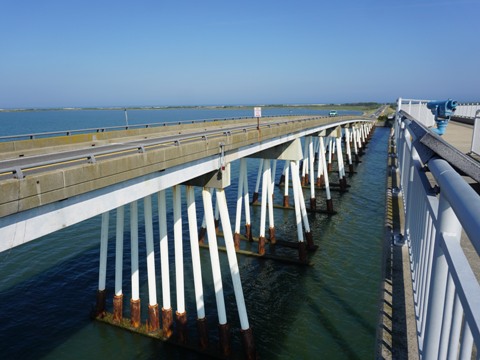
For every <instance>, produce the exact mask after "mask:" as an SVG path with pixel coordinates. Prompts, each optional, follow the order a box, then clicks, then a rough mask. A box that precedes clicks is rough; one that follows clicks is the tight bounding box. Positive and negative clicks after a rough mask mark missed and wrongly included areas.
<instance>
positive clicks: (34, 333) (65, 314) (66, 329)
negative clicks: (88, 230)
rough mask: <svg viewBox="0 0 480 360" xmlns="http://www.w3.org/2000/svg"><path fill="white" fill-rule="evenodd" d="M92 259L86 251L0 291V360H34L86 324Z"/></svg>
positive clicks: (91, 290) (93, 272) (93, 273)
mask: <svg viewBox="0 0 480 360" xmlns="http://www.w3.org/2000/svg"><path fill="white" fill-rule="evenodd" d="M97 256H98V249H89V250H87V251H85V252H83V253H82V254H80V255H79V256H76V257H74V258H71V259H69V260H67V261H64V262H61V263H58V264H57V265H55V266H53V267H51V268H49V269H48V270H46V271H44V272H41V273H40V274H38V275H36V276H33V277H31V278H29V279H28V280H26V281H23V282H20V283H18V284H15V285H13V286H12V287H10V288H8V289H6V290H3V291H1V292H0V309H1V310H0V313H1V319H2V326H1V327H0V348H1V349H2V357H3V358H5V359H20V358H21V359H38V358H40V357H42V356H45V355H46V354H48V353H49V352H50V351H51V350H52V349H54V348H55V347H56V346H57V345H59V344H60V343H62V342H63V341H65V340H67V339H68V338H69V337H70V336H71V335H72V334H73V333H75V332H77V331H78V330H80V329H81V328H82V327H84V326H86V325H87V324H88V323H89V322H90V321H91V320H90V317H89V311H88V309H89V308H90V306H91V305H90V304H91V302H92V294H94V293H95V291H96V289H95V285H96V282H97V279H98V269H97V268H96V267H95V268H92V267H91V258H92V257H97ZM78 290H80V291H78Z"/></svg>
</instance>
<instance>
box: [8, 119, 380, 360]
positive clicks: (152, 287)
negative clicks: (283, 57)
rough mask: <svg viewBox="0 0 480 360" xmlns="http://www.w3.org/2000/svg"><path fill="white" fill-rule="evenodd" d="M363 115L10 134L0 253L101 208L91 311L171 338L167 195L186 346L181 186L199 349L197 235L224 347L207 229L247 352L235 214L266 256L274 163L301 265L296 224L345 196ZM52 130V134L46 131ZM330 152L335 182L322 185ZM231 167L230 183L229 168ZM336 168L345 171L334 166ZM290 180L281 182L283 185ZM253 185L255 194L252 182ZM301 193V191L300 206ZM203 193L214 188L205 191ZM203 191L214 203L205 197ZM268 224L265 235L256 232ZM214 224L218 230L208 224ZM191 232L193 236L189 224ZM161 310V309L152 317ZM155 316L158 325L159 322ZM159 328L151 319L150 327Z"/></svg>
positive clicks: (302, 245)
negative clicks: (233, 200) (141, 228)
mask: <svg viewBox="0 0 480 360" xmlns="http://www.w3.org/2000/svg"><path fill="white" fill-rule="evenodd" d="M374 121H375V119H372V118H366V117H358V116H356V117H311V116H292V117H275V118H261V119H256V118H250V119H240V120H238V119H237V120H232V121H222V122H202V123H195V122H194V123H191V124H185V123H182V124H177V125H170V126H146V127H143V128H141V127H139V128H128V127H127V128H125V129H123V130H117V131H111V132H110V131H102V130H95V131H91V130H89V131H85V132H84V133H78V134H65V135H63V136H53V137H52V136H51V135H52V134H46V136H47V137H41V136H31V139H27V140H25V139H11V141H5V142H2V143H0V150H1V151H0V153H1V154H2V155H1V161H0V186H1V188H2V197H1V201H0V239H1V240H0V251H5V250H8V249H11V248H13V247H15V246H18V245H21V244H24V243H26V242H29V241H31V240H34V239H37V238H39V237H41V236H44V235H46V234H49V233H52V232H55V231H57V230H60V229H62V228H65V227H68V226H70V225H73V224H76V223H78V222H81V221H83V220H85V219H89V218H92V217H94V216H97V215H99V214H102V230H101V234H100V238H101V241H100V242H101V244H100V265H99V284H98V292H97V306H96V310H95V316H96V317H97V318H102V319H107V320H108V321H110V322H112V323H114V324H117V325H119V326H127V327H129V328H133V329H138V331H143V332H145V333H148V334H150V335H151V334H154V336H156V337H159V338H162V339H173V338H172V334H173V317H174V316H173V311H172V308H173V306H172V303H171V300H172V299H171V296H170V283H169V273H170V267H169V262H170V260H169V256H168V238H167V235H166V234H167V232H166V229H167V226H168V225H167V220H166V214H167V209H168V208H169V206H167V204H166V200H165V190H167V189H170V188H172V189H173V190H172V191H173V221H172V223H173V225H172V226H173V230H174V239H173V242H174V255H175V256H174V258H175V264H174V266H175V279H176V284H175V288H176V313H175V324H176V326H175V329H176V337H175V342H177V343H178V344H182V345H184V346H187V343H188V339H187V335H186V312H185V311H186V310H185V308H186V307H185V297H184V280H183V278H184V274H183V238H182V233H183V230H182V212H183V210H182V193H183V191H185V194H184V195H185V197H186V205H187V207H186V211H187V216H188V227H189V234H190V246H191V251H192V254H191V257H192V263H193V274H194V283H195V294H196V304H195V307H196V309H197V319H198V320H197V325H198V332H199V348H200V349H202V350H206V349H208V348H209V346H208V338H207V330H206V321H205V312H204V299H203V286H202V270H201V267H200V260H199V253H198V251H199V250H198V249H199V246H198V245H199V244H201V243H203V242H204V236H205V233H206V235H207V237H206V238H207V239H208V245H209V249H210V250H209V251H210V260H211V268H212V273H213V277H214V284H215V294H216V304H217V313H218V325H219V342H220V346H221V351H220V353H221V355H223V356H227V355H229V354H230V353H231V349H230V334H229V329H228V322H227V314H226V311H225V305H224V299H223V290H222V280H221V279H222V274H221V268H220V264H219V259H218V244H217V236H222V237H224V241H225V250H226V252H227V255H228V261H229V267H230V275H231V277H232V282H233V285H234V290H235V298H236V302H237V309H238V314H239V318H240V323H241V330H242V332H241V333H242V339H243V345H244V349H245V352H246V355H247V357H248V358H253V357H255V347H254V340H253V339H254V338H253V333H252V331H251V327H250V324H249V322H248V316H247V311H246V306H245V301H244V299H243V293H242V285H241V280H240V274H239V269H238V265H237V262H236V254H235V251H236V250H237V251H238V250H240V245H239V244H240V240H241V238H242V237H241V236H240V232H241V231H240V224H241V222H242V221H241V220H242V215H243V214H244V218H245V221H244V224H245V238H246V240H247V241H254V240H255V241H256V242H258V251H257V252H256V253H255V254H254V255H256V256H266V255H267V254H266V253H265V244H266V243H268V242H270V243H275V242H276V238H275V225H274V224H275V221H274V215H273V202H272V198H273V188H274V184H275V179H274V178H273V177H272V172H273V173H275V171H274V170H273V171H272V169H275V167H276V165H277V162H276V161H277V160H283V161H284V171H283V175H284V176H282V185H283V189H284V193H283V196H284V207H290V205H289V200H288V199H289V198H288V197H289V193H288V192H289V188H290V183H291V187H292V190H293V197H294V205H293V209H294V211H295V221H296V226H297V241H294V242H292V243H291V244H288V246H291V247H295V248H297V249H298V259H296V260H295V261H297V262H298V263H303V264H306V263H308V258H307V252H308V251H313V250H314V249H315V245H314V242H313V237H312V234H311V231H310V227H309V224H308V217H307V210H308V211H313V212H315V211H323V212H326V213H329V214H333V213H334V207H333V203H332V198H331V191H332V190H334V188H335V189H338V190H339V191H346V188H347V184H346V176H345V175H346V173H347V172H350V173H353V163H354V162H358V161H359V155H360V154H361V153H362V150H363V147H364V146H365V143H366V141H367V140H368V137H369V135H370V134H371V131H372V129H373V127H374ZM53 135H55V134H53ZM249 157H253V158H259V159H261V161H260V167H259V169H258V177H257V184H256V190H255V193H254V194H253V196H254V197H253V199H252V200H253V202H256V201H257V198H256V197H258V193H260V194H262V195H263V196H261V203H260V204H259V205H260V206H261V216H260V229H259V233H258V237H254V236H253V234H252V230H251V228H250V213H249V207H250V198H249V192H248V182H247V177H246V173H247V162H246V161H245V159H246V158H249ZM335 158H336V162H337V168H336V170H335V172H336V173H337V174H336V175H335V179H336V180H338V183H332V182H331V181H330V180H329V172H331V171H333V161H334V159H335ZM234 161H239V162H240V171H239V176H238V179H233V178H232V174H231V172H230V164H231V163H232V162H234ZM346 167H348V170H346ZM289 179H291V180H289ZM231 182H237V184H238V195H237V212H236V216H235V224H234V226H232V225H231V223H230V216H229V213H228V208H227V205H226V198H225V191H224V189H225V188H226V187H228V186H229V185H230V183H231ZM260 183H261V184H262V188H261V190H260V188H259V185H260ZM195 187H200V188H201V189H202V191H201V193H202V202H203V210H204V211H203V214H202V216H203V220H204V221H203V223H202V225H201V226H200V227H199V226H198V225H197V217H198V214H197V208H196V205H195V192H194V188H195ZM303 188H306V189H308V190H309V196H310V199H309V200H310V201H309V204H310V206H309V209H307V208H306V205H305V199H304V195H303V190H302V189H303ZM214 189H215V190H214ZM318 191H325V198H326V203H325V206H321V207H322V208H321V209H320V208H318V209H317V200H316V192H317V194H318ZM152 195H156V196H157V198H158V214H157V216H158V218H159V224H160V248H161V251H160V254H161V264H162V266H161V276H162V284H161V287H162V304H161V311H160V310H159V304H158V301H157V296H156V291H157V290H156V289H157V285H156V283H155V277H156V276H155V273H156V270H155V263H154V259H153V254H154V250H153V231H152V217H153V210H152ZM212 196H215V198H216V200H215V204H213V200H212V199H213V198H212ZM139 200H142V201H143V204H144V214H143V215H144V222H145V236H146V246H147V249H146V257H147V267H148V288H149V292H148V293H149V299H148V319H147V323H146V325H143V324H141V317H140V308H141V307H140V298H139V283H138V276H137V275H135V274H136V273H138V269H136V268H138V256H139V253H138V223H139V213H138V204H137V202H138V201H139ZM126 205H128V206H129V209H130V225H131V226H130V228H131V234H130V235H131V246H132V250H131V261H132V284H131V286H132V299H131V300H130V313H131V319H130V322H129V323H128V325H125V322H124V319H123V315H122V314H123V290H122V281H123V279H122V271H123V263H122V261H123V260H122V259H123V242H124V239H123V237H124V234H123V231H124V230H123V229H124V225H125V220H126V219H125V216H124V209H125V206H126ZM112 210H116V235H115V237H116V257H115V259H116V260H115V270H116V272H115V296H114V299H113V312H112V314H108V313H107V312H106V305H105V304H106V298H105V296H106V293H105V289H106V283H105V272H106V259H107V253H106V251H107V242H108V224H109V213H110V212H111V211H112ZM267 219H268V236H267V235H266V230H267ZM219 223H221V228H222V233H219V232H218V230H216V229H217V228H218V225H219ZM199 228H200V233H197V230H198V229H199ZM160 313H161V314H160ZM160 318H161V321H160ZM160 324H162V325H161V326H160Z"/></svg>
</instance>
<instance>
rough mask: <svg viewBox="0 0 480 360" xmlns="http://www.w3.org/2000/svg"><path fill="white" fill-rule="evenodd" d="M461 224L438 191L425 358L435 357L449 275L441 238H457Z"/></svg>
mask: <svg viewBox="0 0 480 360" xmlns="http://www.w3.org/2000/svg"><path fill="white" fill-rule="evenodd" d="M461 229H462V227H461V225H460V222H459V221H458V218H457V216H456V215H455V213H454V211H453V209H452V207H451V206H450V204H449V203H448V201H447V199H446V198H445V196H444V195H442V194H440V198H439V203H438V231H437V234H436V238H435V245H434V246H435V247H434V252H433V264H432V273H431V274H432V280H431V282H430V293H429V299H428V308H427V319H426V327H425V340H424V358H425V359H433V358H437V356H438V353H439V346H440V336H441V329H442V323H443V313H444V307H445V295H446V294H445V293H446V287H447V278H448V265H447V261H446V259H445V254H444V252H443V248H442V242H443V239H442V237H443V236H444V235H445V236H447V235H450V236H448V237H449V239H448V241H452V236H454V238H455V236H456V238H458V239H459V238H460V233H461Z"/></svg>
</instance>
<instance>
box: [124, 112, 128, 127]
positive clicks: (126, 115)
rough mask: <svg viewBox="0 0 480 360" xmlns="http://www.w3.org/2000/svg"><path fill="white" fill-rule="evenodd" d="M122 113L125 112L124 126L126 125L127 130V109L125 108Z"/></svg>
mask: <svg viewBox="0 0 480 360" xmlns="http://www.w3.org/2000/svg"><path fill="white" fill-rule="evenodd" d="M124 111H125V125H126V126H127V128H128V114H127V109H126V108H125V109H124Z"/></svg>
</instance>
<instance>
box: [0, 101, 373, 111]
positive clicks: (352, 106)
mask: <svg viewBox="0 0 480 360" xmlns="http://www.w3.org/2000/svg"><path fill="white" fill-rule="evenodd" d="M256 106H260V107H262V108H264V109H268V108H294V107H297V108H308V109H318V110H358V111H367V110H372V109H377V108H378V107H380V106H381V104H380V103H373V102H371V103H346V104H268V105H185V106H182V105H179V106H100V107H59V108H18V109H0V112H35V111H79V110H82V111H83V110H116V111H124V110H176V109H178V110H181V109H206V110H241V109H253V108H254V107H256Z"/></svg>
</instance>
